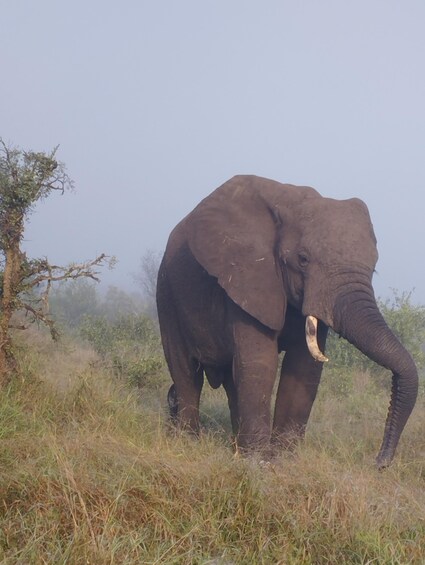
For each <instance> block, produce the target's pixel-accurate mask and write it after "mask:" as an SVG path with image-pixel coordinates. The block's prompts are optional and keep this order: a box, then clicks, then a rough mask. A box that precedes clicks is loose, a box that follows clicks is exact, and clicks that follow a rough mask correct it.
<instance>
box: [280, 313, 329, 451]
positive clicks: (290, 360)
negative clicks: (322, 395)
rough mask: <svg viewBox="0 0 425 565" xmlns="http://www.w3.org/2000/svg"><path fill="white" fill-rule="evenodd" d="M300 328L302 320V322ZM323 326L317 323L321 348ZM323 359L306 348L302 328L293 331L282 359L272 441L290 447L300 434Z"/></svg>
mask: <svg viewBox="0 0 425 565" xmlns="http://www.w3.org/2000/svg"><path fill="white" fill-rule="evenodd" d="M302 328H304V324H302ZM326 336H327V328H326V326H324V325H323V324H319V328H318V342H319V346H320V349H321V350H322V351H324V349H325V344H326ZM322 368H323V363H320V362H318V361H315V360H314V359H313V358H312V356H311V355H310V352H309V351H308V348H307V345H306V340H305V334H304V329H302V330H298V332H297V334H296V335H293V336H292V338H291V340H290V343H289V344H288V346H287V349H286V353H285V357H284V359H283V362H282V369H281V375H280V382H279V387H278V390H277V396H276V404H275V414H274V422H273V438H272V439H273V442H275V443H278V444H280V445H283V446H284V447H289V448H291V447H293V446H294V445H295V444H296V442H297V441H298V440H299V439H301V438H302V437H303V436H304V433H305V428H306V426H307V422H308V419H309V416H310V412H311V409H312V406H313V402H314V400H315V398H316V394H317V388H318V386H319V382H320V377H321V374H322Z"/></svg>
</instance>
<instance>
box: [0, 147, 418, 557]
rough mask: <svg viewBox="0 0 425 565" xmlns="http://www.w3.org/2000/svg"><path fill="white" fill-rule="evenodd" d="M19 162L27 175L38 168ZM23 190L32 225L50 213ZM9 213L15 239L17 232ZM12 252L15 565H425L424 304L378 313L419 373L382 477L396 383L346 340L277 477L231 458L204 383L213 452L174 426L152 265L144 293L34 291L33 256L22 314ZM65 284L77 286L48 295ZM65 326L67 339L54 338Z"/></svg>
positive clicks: (148, 263) (5, 466)
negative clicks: (412, 403) (31, 321)
mask: <svg viewBox="0 0 425 565" xmlns="http://www.w3.org/2000/svg"><path fill="white" fill-rule="evenodd" d="M3 147H4V146H3ZM6 156H7V155H6ZM18 157H19V159H20V160H19V159H18V165H19V167H21V168H20V169H19V171H22V170H24V169H22V167H25V166H26V163H27V162H26V161H25V156H23V154H22V153H19V154H17V158H18ZM34 158H36V157H34ZM47 158H49V159H53V155H50V157H49V156H47ZM37 159H38V157H37ZM31 162H32V161H30V163H31ZM37 162H38V161H37ZM43 162H44V161H43ZM37 167H38V165H37V166H36V167H35V169H31V170H33V171H34V170H35V171H38V168H37ZM49 167H50V168H49ZM49 167H47V169H46V170H47V172H49V171H56V168H53V169H52V164H50V165H49ZM25 170H26V169H25ZM43 170H44V169H42V171H43ZM30 172H31V171H30ZM28 174H29V173H28ZM42 174H43V173H42V172H41V173H40V175H41V177H40V178H44V177H43V176H42ZM49 174H53V173H49ZM54 174H56V173H54ZM0 175H1V176H0V181H1V182H2V185H1V189H2V192H1V194H0V196H1V198H2V200H0V208H1V206H3V209H7V207H5V206H6V205H7V204H8V202H9V201H10V202H12V203H13V199H11V200H9V201H8V200H7V198H9V197H8V194H10V193H9V192H7V191H8V190H9V189H10V188H11V186H12V185H11V182H12V181H14V178H18V177H16V175H15V177H13V175H12V176H8V174H7V170H6V169H2V170H0ZM25 178H26V177H25ZM37 178H38V177H37ZM29 186H32V185H31V183H30V185H29ZM25 194H26V192H24V193H23V195H22V201H23V202H24V204H25V203H27V204H25V205H26V206H27V207H26V208H24V209H22V213H23V216H22V217H24V216H25V214H26V213H27V212H28V211H29V210H30V209H31V207H32V204H33V203H34V202H35V200H31V199H30V200H25V198H26V196H25ZM28 194H29V193H28ZM31 194H32V193H31ZM35 194H36V195H37V194H38V193H35ZM28 198H29V196H28ZM18 202H19V199H18ZM5 218H6V219H7V217H6V216H5V215H3V216H0V221H1V222H3V223H2V224H1V225H0V229H3V228H4V226H6V225H9V224H7V223H6V219H5ZM7 221H8V222H9V220H7ZM19 226H20V227H21V228H22V229H23V226H24V224H23V223H21V224H19V225H18V227H19ZM18 231H19V230H18ZM19 233H20V234H22V233H23V232H22V231H20V232H19ZM20 238H21V235H20V236H19V237H18V238H17V240H16V242H17V244H19V242H20ZM10 242H11V240H10V239H8V238H7V237H4V236H3V239H1V241H0V244H1V246H0V252H1V253H2V254H3V262H2V265H1V269H0V270H1V271H2V281H3V286H2V287H1V288H2V293H3V296H2V303H1V305H2V312H1V314H2V320H3V323H4V331H3V336H5V337H3V339H6V342H5V343H6V345H7V348H6V349H5V350H4V351H5V352H6V354H7V355H8V356H9V357H8V359H7V360H9V359H13V367H10V368H11V369H12V370H11V371H10V373H11V374H12V376H11V377H10V378H8V379H4V381H3V387H2V391H1V394H0V562H1V563H4V564H6V565H9V564H10V565H12V564H22V565H27V564H40V565H41V564H55V565H56V564H72V565H73V564H89V563H90V564H105V565H106V564H120V565H121V564H151V565H153V564H170V565H171V564H191V565H192V564H216V565H218V564H222V565H225V564H227V565H230V564H242V565H244V564H280V565H313V564H314V565H316V564H343V563H352V564H359V565H360V564H362V565H366V564H372V563H374V564H385V565H387V564H400V565H405V564H422V563H423V562H424V547H425V489H424V481H425V442H424V439H423V430H424V427H425V396H424V386H423V383H424V371H425V358H424V352H423V344H424V343H425V308H424V307H422V306H417V305H415V304H414V302H413V300H412V296H411V294H410V293H397V292H395V293H394V295H393V298H392V299H391V300H388V301H385V302H383V301H381V302H380V307H381V309H382V311H383V313H384V316H385V318H386V319H387V321H388V322H389V324H390V325H391V327H392V328H393V330H394V331H395V332H396V333H397V335H398V336H399V337H400V339H401V340H402V341H403V343H404V344H405V345H406V346H407V347H408V349H409V350H410V351H411V352H412V354H413V355H414V357H415V360H416V362H417V364H418V367H419V370H420V374H421V387H420V394H419V398H418V403H417V406H416V408H415V411H414V413H413V415H412V417H411V419H410V420H409V422H408V425H407V427H406V430H405V432H404V434H403V437H402V440H401V443H400V446H399V449H398V453H397V457H396V459H395V461H394V463H393V465H392V466H391V467H390V468H389V469H387V470H385V471H383V472H378V471H377V470H376V468H375V466H374V457H375V455H376V452H377V450H378V448H379V444H380V441H381V437H382V428H383V425H384V422H385V415H386V411H387V406H388V397H389V386H390V378H389V375H388V374H387V373H386V372H385V371H384V370H383V369H381V368H379V367H377V366H374V365H373V364H371V363H370V361H369V360H368V359H366V358H364V357H363V356H361V355H360V354H359V353H358V352H357V351H356V350H355V349H353V348H352V347H351V346H350V345H349V344H348V343H346V342H345V341H344V340H341V339H338V337H337V336H335V335H331V336H330V339H329V342H328V347H327V354H328V356H329V357H330V359H331V360H330V362H329V364H328V365H327V367H326V369H325V372H324V375H323V379H322V384H321V386H320V389H319V395H318V398H317V400H316V403H315V405H314V409H313V414H312V417H311V420H310V423H309V427H308V430H307V434H306V440H305V442H304V443H303V444H302V445H300V446H299V447H298V448H297V450H296V452H295V453H292V454H289V453H282V454H281V455H280V456H279V457H278V458H277V459H276V460H275V461H274V462H273V463H272V464H270V465H264V464H263V463H262V462H261V461H259V460H258V459H256V458H249V459H241V458H235V457H234V454H233V448H232V438H231V433H230V422H229V415H228V410H227V406H226V401H225V398H224V396H223V394H222V393H221V391H212V390H211V389H209V388H208V387H205V391H204V393H203V398H202V405H201V409H202V423H203V431H202V434H201V437H200V438H199V440H195V439H193V438H191V437H188V436H186V435H179V434H176V433H175V432H174V431H173V430H172V429H171V428H170V426H169V424H168V419H167V413H166V408H165V398H166V392H167V390H168V387H169V385H170V380H169V376H168V373H167V370H166V367H165V364H164V359H163V355H162V350H161V344H160V339H159V334H158V327H157V321H156V319H155V313H154V307H153V289H154V287H153V286H152V284H154V280H155V272H156V270H155V264H156V263H155V261H156V257H155V255H154V254H152V253H148V254H147V255H146V256H145V257H144V258H143V259H142V262H141V273H140V276H136V277H135V279H136V280H137V281H138V282H139V283H140V286H141V288H142V290H143V294H142V295H141V296H140V295H137V294H135V295H129V294H128V293H125V292H123V291H122V290H119V289H116V288H110V289H109V290H108V291H107V292H106V293H103V294H102V293H101V292H100V291H99V289H98V288H97V287H96V285H95V284H93V282H92V281H91V280H90V278H92V277H88V278H87V277H86V276H85V277H80V276H78V277H72V276H71V277H70V276H68V277H63V279H59V278H58V277H60V276H62V275H66V274H67V273H70V271H66V270H65V271H61V274H58V273H59V272H58V273H57V274H56V279H55V278H54V276H52V275H54V273H53V272H52V271H51V270H50V271H49V268H47V271H46V270H44V271H43V274H45V275H48V276H50V279H49V278H47V279H44V280H41V281H39V284H32V282H34V280H37V279H35V278H34V277H36V276H37V272H35V273H34V272H33V273H30V272H29V271H25V272H24V271H23V270H22V269H23V266H22V265H25V268H26V269H27V268H30V267H31V266H37V265H38V263H37V262H35V263H31V262H30V261H28V260H27V258H26V257H25V256H23V255H22V252H21V251H20V249H19V245H18V247H16V248H15V249H16V250H17V251H16V253H17V255H16V257H17V258H18V259H17V260H18V265H15V267H13V268H14V269H16V270H15V271H14V272H15V273H17V275H16V277H17V278H16V279H15V280H16V281H18V282H19V285H21V286H19V285H18V284H17V285H16V286H14V287H13V285H12V286H11V285H10V284H9V287H8V288H9V290H8V292H9V293H10V289H11V288H12V290H13V288H14V289H15V290H14V291H13V292H15V294H14V298H13V300H12V301H11V302H9V303H8V302H5V301H4V300H5V299H4V293H5V288H6V289H7V287H5V286H4V281H5V280H6V279H7V276H8V275H7V272H8V271H7V269H8V268H10V264H9V267H8V263H7V253H8V251H9V247H10V244H11V243H10ZM8 246H9V247H8ZM12 264H13V262H12ZM45 266H49V264H48V263H47V262H46V263H45ZM89 267H90V265H89ZM88 272H89V273H91V274H93V272H92V271H91V270H90V271H88ZM71 273H72V271H71ZM18 275H19V276H18ZM24 275H25V276H24ZM65 279H71V280H65ZM55 280H56V282H60V280H63V282H62V283H61V284H59V286H57V287H56V288H52V289H50V283H51V282H55ZM28 285H29V286H28ZM46 285H48V287H49V288H48V290H49V293H48V294H46ZM30 291H31V292H30ZM10 296H11V295H10V294H9V298H10ZM28 297H30V298H31V300H33V302H28V301H27V298H28ZM47 298H48V299H49V300H47ZM47 303H48V304H49V305H50V307H49V310H40V316H38V317H37V316H35V319H38V320H41V321H43V316H44V318H45V319H46V320H48V324H47V326H48V327H47V328H46V329H43V327H41V328H39V329H37V327H36V326H34V325H31V326H30V327H27V325H28V324H27V322H26V320H27V317H26V314H28V308H26V306H25V304H29V305H30V306H31V304H35V305H40V306H44V307H46V305H47ZM8 304H9V305H10V307H11V310H12V311H11V316H10V318H8V323H7V325H6V323H5V315H8V312H7V311H6V309H5V305H6V306H7V305H8ZM33 310H34V312H37V310H36V308H35V307H33ZM29 312H30V313H31V310H29ZM34 312H33V317H34ZM24 327H25V328H27V329H26V331H21V328H24ZM52 327H55V335H57V334H60V335H61V339H60V340H58V341H52V340H51V338H50V334H49V331H48V330H49V329H52ZM3 345H4V343H3ZM0 346H1V344H0ZM7 360H6V361H7ZM0 361H1V360H0Z"/></svg>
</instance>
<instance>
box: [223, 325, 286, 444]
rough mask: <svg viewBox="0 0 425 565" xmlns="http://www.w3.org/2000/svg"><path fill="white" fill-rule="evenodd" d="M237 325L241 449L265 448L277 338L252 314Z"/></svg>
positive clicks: (235, 366) (235, 370) (236, 375)
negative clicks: (251, 316)
mask: <svg viewBox="0 0 425 565" xmlns="http://www.w3.org/2000/svg"><path fill="white" fill-rule="evenodd" d="M244 318H245V319H244V320H241V321H238V322H237V323H236V324H235V325H234V331H233V333H234V343H235V354H234V358H233V375H234V379H235V385H236V391H237V414H238V419H239V426H238V435H237V444H238V447H239V448H240V449H241V450H242V451H260V452H266V451H267V450H268V449H269V445H270V436H271V396H272V391H273V385H274V382H275V380H276V370H277V360H278V355H277V338H276V335H275V333H274V332H272V331H271V330H268V329H267V328H264V327H263V326H261V327H260V326H259V324H258V322H255V320H253V319H252V318H249V316H244Z"/></svg>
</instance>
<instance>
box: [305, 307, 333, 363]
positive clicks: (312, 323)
mask: <svg viewBox="0 0 425 565" xmlns="http://www.w3.org/2000/svg"><path fill="white" fill-rule="evenodd" d="M305 338H306V341H307V347H308V350H309V351H310V354H311V356H312V357H313V359H315V360H316V361H319V362H320V363H325V362H326V361H329V359H328V358H327V357H326V356H325V355H323V353H322V352H321V351H320V347H319V344H318V343H317V318H315V317H314V316H307V317H306V320H305Z"/></svg>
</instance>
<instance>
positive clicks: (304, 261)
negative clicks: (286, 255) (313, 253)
mask: <svg viewBox="0 0 425 565" xmlns="http://www.w3.org/2000/svg"><path fill="white" fill-rule="evenodd" d="M298 263H299V265H300V267H307V265H308V263H309V258H308V255H307V253H305V252H304V251H301V252H300V253H298Z"/></svg>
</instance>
